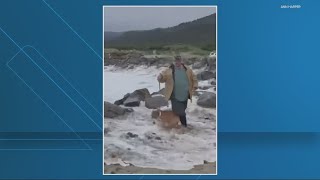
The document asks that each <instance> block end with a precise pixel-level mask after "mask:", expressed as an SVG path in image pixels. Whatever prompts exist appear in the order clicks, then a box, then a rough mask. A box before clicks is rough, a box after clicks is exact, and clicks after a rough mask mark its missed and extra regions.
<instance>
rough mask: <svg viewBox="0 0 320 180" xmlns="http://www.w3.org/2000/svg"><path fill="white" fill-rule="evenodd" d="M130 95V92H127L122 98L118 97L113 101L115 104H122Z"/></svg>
mask: <svg viewBox="0 0 320 180" xmlns="http://www.w3.org/2000/svg"><path fill="white" fill-rule="evenodd" d="M129 96H130V93H127V94H126V95H124V96H123V98H122V99H119V100H117V101H115V102H114V104H115V105H122V104H123V102H124V101H125V100H126V99H127V98H128V97H129Z"/></svg>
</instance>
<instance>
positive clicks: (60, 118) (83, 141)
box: [0, 27, 92, 150]
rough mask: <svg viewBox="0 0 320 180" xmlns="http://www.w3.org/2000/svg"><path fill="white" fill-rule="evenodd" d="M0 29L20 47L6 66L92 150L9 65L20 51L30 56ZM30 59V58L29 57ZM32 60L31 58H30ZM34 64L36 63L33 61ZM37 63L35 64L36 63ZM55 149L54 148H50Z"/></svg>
mask: <svg viewBox="0 0 320 180" xmlns="http://www.w3.org/2000/svg"><path fill="white" fill-rule="evenodd" d="M0 30H1V31H2V32H3V33H4V34H5V35H6V36H7V37H8V38H9V39H10V40H11V41H12V42H13V43H14V44H15V45H16V46H17V47H18V48H19V49H20V50H19V52H18V53H16V54H15V55H14V56H13V57H12V58H11V59H10V60H9V61H8V62H7V63H6V65H7V67H8V68H9V69H10V70H11V71H12V72H13V73H14V74H15V75H16V76H17V77H18V78H19V79H20V80H21V81H22V82H23V83H24V84H25V85H26V86H27V87H28V88H29V89H30V90H31V91H32V92H33V93H34V94H35V95H36V96H37V97H38V98H39V99H40V100H41V101H42V102H43V103H44V104H45V105H46V106H47V107H48V108H49V109H50V110H51V111H52V112H53V113H54V114H55V115H56V116H57V117H58V118H59V119H60V120H61V121H62V122H63V123H64V124H65V125H66V126H67V127H68V128H69V129H70V130H71V131H72V132H73V133H74V134H75V135H76V136H77V137H79V139H81V141H82V142H83V143H84V144H85V145H86V146H87V147H88V149H85V150H92V148H91V147H90V146H89V145H88V144H87V143H86V142H85V141H84V140H83V139H82V138H81V137H80V136H79V135H78V134H77V133H76V132H75V131H74V130H73V129H72V128H71V127H70V126H69V125H68V124H67V123H66V122H65V121H64V120H63V119H62V118H61V117H60V116H59V115H58V114H57V112H56V111H54V110H53V109H52V108H51V107H50V106H49V104H48V103H46V102H45V101H44V100H43V99H42V98H41V96H39V95H38V94H37V93H36V92H35V91H34V90H33V89H32V88H31V87H30V86H29V85H28V84H27V83H26V82H25V81H24V80H23V79H22V78H21V77H20V76H19V75H18V73H17V72H15V71H14V70H13V69H12V68H11V67H10V66H9V63H10V62H11V61H12V60H13V59H14V58H15V57H16V56H17V55H18V54H19V53H20V51H22V52H23V53H24V54H25V55H26V56H27V57H29V58H30V56H29V55H28V54H27V53H26V52H25V51H24V50H23V49H22V48H21V47H20V46H19V45H18V44H17V43H16V42H15V41H14V40H13V39H12V38H11V37H10V36H9V35H8V34H7V33H6V32H5V31H4V30H3V29H2V28H1V27H0ZM30 59H31V60H32V58H30ZM32 61H33V60H32ZM35 64H36V63H35ZM36 65H37V64H36ZM52 150H55V149H52Z"/></svg>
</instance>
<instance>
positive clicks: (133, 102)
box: [123, 97, 140, 107]
mask: <svg viewBox="0 0 320 180" xmlns="http://www.w3.org/2000/svg"><path fill="white" fill-rule="evenodd" d="M123 104H124V105H125V106H127V107H138V106H140V99H139V98H138V97H129V98H128V99H126V100H125V101H124V102H123Z"/></svg>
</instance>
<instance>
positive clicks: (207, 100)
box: [197, 92, 216, 108]
mask: <svg viewBox="0 0 320 180" xmlns="http://www.w3.org/2000/svg"><path fill="white" fill-rule="evenodd" d="M197 104H198V105H199V106H201V107H205V108H215V107H216V94H214V93H212V92H203V94H201V95H200V96H199V99H198V101H197Z"/></svg>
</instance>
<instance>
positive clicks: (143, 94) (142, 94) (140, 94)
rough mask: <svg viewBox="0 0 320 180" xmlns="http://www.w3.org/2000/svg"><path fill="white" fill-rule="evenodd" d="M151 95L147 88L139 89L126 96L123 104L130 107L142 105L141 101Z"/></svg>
mask: <svg viewBox="0 0 320 180" xmlns="http://www.w3.org/2000/svg"><path fill="white" fill-rule="evenodd" d="M149 97H151V95H150V92H149V90H148V89H147V88H143V89H137V90H135V91H134V92H133V93H131V94H130V95H129V96H128V97H127V98H126V100H125V101H124V102H123V104H124V105H125V106H128V107H135V106H140V101H145V99H146V98H149Z"/></svg>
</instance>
